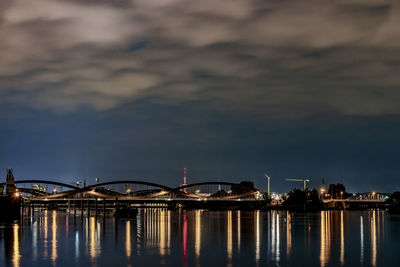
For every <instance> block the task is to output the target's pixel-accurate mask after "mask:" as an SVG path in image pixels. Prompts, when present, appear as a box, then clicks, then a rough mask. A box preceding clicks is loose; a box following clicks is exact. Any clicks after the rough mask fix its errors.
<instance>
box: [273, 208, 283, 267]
mask: <svg viewBox="0 0 400 267" xmlns="http://www.w3.org/2000/svg"><path fill="white" fill-rule="evenodd" d="M271 217H272V218H271V254H272V259H273V260H274V261H275V262H276V263H279V261H280V234H281V233H280V227H279V225H280V217H279V212H278V211H272V213H271Z"/></svg>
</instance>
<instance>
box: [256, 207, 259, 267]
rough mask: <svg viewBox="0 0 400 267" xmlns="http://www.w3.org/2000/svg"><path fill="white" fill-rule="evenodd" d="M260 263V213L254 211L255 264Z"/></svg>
mask: <svg viewBox="0 0 400 267" xmlns="http://www.w3.org/2000/svg"><path fill="white" fill-rule="evenodd" d="M259 262H260V211H259V210H257V211H256V263H257V264H258V263H259Z"/></svg>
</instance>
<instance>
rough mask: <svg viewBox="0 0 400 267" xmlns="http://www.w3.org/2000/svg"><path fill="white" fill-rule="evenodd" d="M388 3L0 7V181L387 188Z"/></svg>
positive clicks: (393, 157) (89, 1)
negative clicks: (301, 180)
mask: <svg viewBox="0 0 400 267" xmlns="http://www.w3.org/2000/svg"><path fill="white" fill-rule="evenodd" d="M399 29H400V6H399V4H398V3H397V1H389V0H335V1H328V0H323V1H321V0H319V1H313V0H307V1H294V0H293V1H292V0H284V1H275V0H267V1H265V0H219V1H214V0H203V1H195V0H114V1H113V0H36V1H30V0H12V1H11V0H6V1H1V2H0V169H1V172H2V173H3V176H5V169H6V168H7V167H12V168H14V173H15V176H16V177H18V178H43V179H54V180H59V181H65V182H69V181H73V180H76V179H82V178H83V177H86V178H87V179H88V181H91V180H94V178H95V177H104V179H107V180H111V179H117V178H118V179H138V180H146V181H152V182H159V183H164V184H166V185H169V186H175V185H178V184H179V183H180V182H181V180H182V173H183V168H184V167H187V168H188V170H189V182H200V181H207V180H218V179H219V180H221V181H233V182H238V181H241V180H244V179H246V180H252V181H254V182H255V183H256V185H257V186H258V187H260V188H261V189H263V190H265V189H266V183H265V178H263V173H264V172H268V173H269V174H270V175H271V177H272V187H273V190H276V191H287V190H288V189H289V188H290V187H293V186H294V185H293V184H288V183H287V182H284V181H283V179H285V178H296V177H308V178H310V179H311V185H312V186H314V187H317V186H318V185H319V184H320V183H321V180H322V179H325V181H326V182H327V183H334V182H335V183H336V182H342V183H345V184H346V185H347V187H348V189H349V190H350V191H369V190H380V191H393V190H396V189H397V190H400V179H399V177H400V165H399V162H398V160H399V149H400V140H399V138H398V136H399V135H400V120H399V119H400V118H399V115H400V105H399V102H400V90H399V85H400V75H399V74H400V34H399Z"/></svg>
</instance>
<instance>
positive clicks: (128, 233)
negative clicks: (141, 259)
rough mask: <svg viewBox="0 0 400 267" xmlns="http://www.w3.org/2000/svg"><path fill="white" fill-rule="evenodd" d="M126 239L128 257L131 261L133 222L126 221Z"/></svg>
mask: <svg viewBox="0 0 400 267" xmlns="http://www.w3.org/2000/svg"><path fill="white" fill-rule="evenodd" d="M125 227H126V230H125V233H126V237H125V248H126V257H127V258H128V259H130V257H131V253H132V248H131V221H126V226H125Z"/></svg>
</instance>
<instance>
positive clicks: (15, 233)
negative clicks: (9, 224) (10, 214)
mask: <svg viewBox="0 0 400 267" xmlns="http://www.w3.org/2000/svg"><path fill="white" fill-rule="evenodd" d="M13 244H14V245H13V257H12V263H13V266H14V267H19V266H20V259H21V253H20V244H19V225H18V224H14V226H13Z"/></svg>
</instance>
